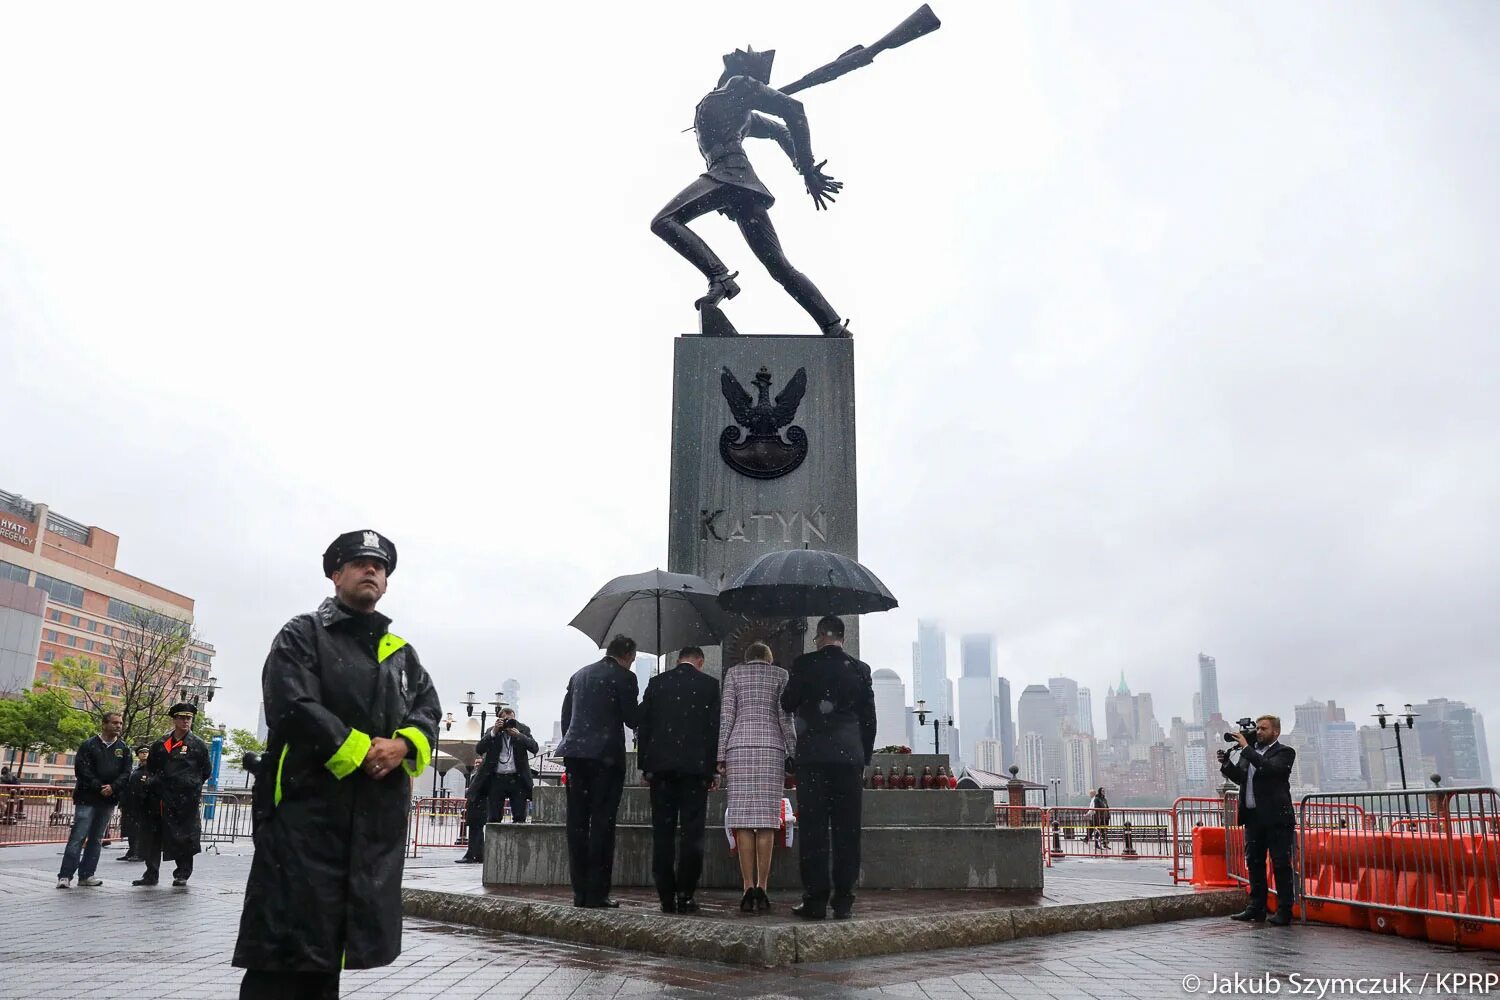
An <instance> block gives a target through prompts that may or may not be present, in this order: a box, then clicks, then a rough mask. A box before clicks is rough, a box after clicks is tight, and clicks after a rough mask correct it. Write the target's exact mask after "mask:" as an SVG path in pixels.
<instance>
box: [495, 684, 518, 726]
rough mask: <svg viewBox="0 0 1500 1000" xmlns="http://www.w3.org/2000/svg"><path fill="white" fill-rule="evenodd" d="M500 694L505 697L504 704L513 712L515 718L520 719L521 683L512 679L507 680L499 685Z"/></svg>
mask: <svg viewBox="0 0 1500 1000" xmlns="http://www.w3.org/2000/svg"><path fill="white" fill-rule="evenodd" d="M500 693H501V694H502V695H504V696H505V703H506V704H507V705H509V706H510V707H511V708H512V709H514V710H515V713H516V718H518V719H519V718H521V682H520V681H518V680H516V679H515V678H514V677H511V678H508V679H507V680H506V681H505V682H504V683H502V684H501V685H500Z"/></svg>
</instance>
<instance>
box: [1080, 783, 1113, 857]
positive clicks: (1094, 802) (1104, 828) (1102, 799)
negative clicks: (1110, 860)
mask: <svg viewBox="0 0 1500 1000" xmlns="http://www.w3.org/2000/svg"><path fill="white" fill-rule="evenodd" d="M1085 840H1092V841H1093V842H1094V844H1095V845H1096V846H1097V847H1098V848H1099V850H1101V851H1107V850H1109V798H1108V797H1107V796H1106V795H1105V794H1104V786H1103V785H1100V786H1099V787H1098V788H1096V789H1094V794H1093V795H1091V796H1089V831H1088V835H1087V836H1086V837H1085Z"/></svg>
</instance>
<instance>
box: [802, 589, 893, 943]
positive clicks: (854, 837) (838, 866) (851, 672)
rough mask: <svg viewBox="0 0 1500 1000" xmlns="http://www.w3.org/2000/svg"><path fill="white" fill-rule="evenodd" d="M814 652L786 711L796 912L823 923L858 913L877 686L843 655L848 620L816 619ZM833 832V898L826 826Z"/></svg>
mask: <svg viewBox="0 0 1500 1000" xmlns="http://www.w3.org/2000/svg"><path fill="white" fill-rule="evenodd" d="M813 642H814V645H815V646H817V649H816V651H815V652H811V653H804V654H802V655H801V656H799V657H797V659H796V662H794V663H793V664H792V669H791V671H790V677H789V678H788V680H787V685H786V690H785V691H784V692H782V695H781V707H782V708H783V709H785V710H786V711H788V712H791V713H792V714H793V715H795V716H796V720H795V722H796V727H797V806H798V816H797V826H798V827H799V829H798V831H797V841H798V845H799V847H800V848H801V849H800V851H799V852H798V855H799V858H800V860H801V863H802V904H801V905H800V906H795V907H793V908H792V912H793V913H794V914H796V915H797V916H799V917H803V918H805V919H808V920H822V919H823V918H824V917H825V916H826V915H827V908H828V905H829V904H830V902H831V903H832V905H833V915H834V917H835V919H839V920H845V919H848V918H849V917H850V916H852V915H853V913H854V884H855V882H857V881H858V880H859V833H860V807H861V805H862V803H861V795H862V794H863V790H864V769H865V767H866V766H867V765H868V764H869V763H870V755H871V754H872V753H874V751H875V689H874V687H873V686H872V685H871V683H870V668H869V666H868V665H867V664H865V663H863V662H861V661H859V660H856V659H855V658H854V657H852V656H850V655H849V654H848V653H846V652H844V623H843V621H841V620H840V619H838V618H836V617H834V616H833V615H828V616H826V617H824V618H823V619H822V620H820V621H819V622H818V634H817V637H816V638H815V639H814V640H813ZM830 828H832V831H833V836H832V851H831V855H832V864H833V880H832V899H831V900H830V898H829V889H830V886H829V860H830V849H829V848H830V841H829V829H830Z"/></svg>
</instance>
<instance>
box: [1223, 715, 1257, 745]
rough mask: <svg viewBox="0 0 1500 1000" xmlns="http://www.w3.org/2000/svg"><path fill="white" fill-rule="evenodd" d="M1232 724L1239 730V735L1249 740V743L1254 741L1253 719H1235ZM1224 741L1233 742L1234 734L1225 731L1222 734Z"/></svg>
mask: <svg viewBox="0 0 1500 1000" xmlns="http://www.w3.org/2000/svg"><path fill="white" fill-rule="evenodd" d="M1234 725H1235V728H1237V729H1238V730H1239V731H1240V735H1241V736H1243V737H1245V739H1247V740H1249V741H1250V742H1251V743H1254V742H1255V720H1254V719H1236V720H1235V723H1234ZM1224 742H1225V743H1233V742H1235V739H1234V734H1233V733H1225V734H1224Z"/></svg>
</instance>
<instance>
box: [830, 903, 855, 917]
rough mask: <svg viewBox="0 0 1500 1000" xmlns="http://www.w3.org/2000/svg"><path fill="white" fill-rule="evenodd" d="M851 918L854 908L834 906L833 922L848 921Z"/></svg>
mask: <svg viewBox="0 0 1500 1000" xmlns="http://www.w3.org/2000/svg"><path fill="white" fill-rule="evenodd" d="M852 916H854V907H852V906H835V907H834V908H833V919H835V920H848V919H849V918H850V917H852Z"/></svg>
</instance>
